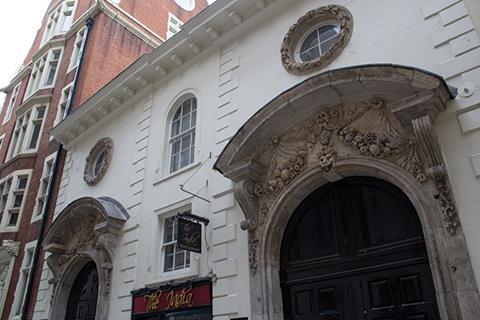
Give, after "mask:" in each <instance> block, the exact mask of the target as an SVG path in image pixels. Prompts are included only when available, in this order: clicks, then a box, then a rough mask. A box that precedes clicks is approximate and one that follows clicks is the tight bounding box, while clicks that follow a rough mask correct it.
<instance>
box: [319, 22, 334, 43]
mask: <svg viewBox="0 0 480 320" xmlns="http://www.w3.org/2000/svg"><path fill="white" fill-rule="evenodd" d="M337 29H338V28H337V27H335V26H332V25H329V26H324V27H321V28H318V37H319V38H320V42H323V41H325V40H328V39H329V38H331V37H333V36H335V35H337V34H338V30H337Z"/></svg>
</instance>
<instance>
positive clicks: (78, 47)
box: [68, 28, 87, 70]
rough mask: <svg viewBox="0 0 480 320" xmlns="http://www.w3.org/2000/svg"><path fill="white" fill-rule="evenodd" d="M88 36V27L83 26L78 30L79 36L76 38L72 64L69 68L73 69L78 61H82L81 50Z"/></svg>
mask: <svg viewBox="0 0 480 320" xmlns="http://www.w3.org/2000/svg"><path fill="white" fill-rule="evenodd" d="M86 36H87V28H83V29H81V30H80V31H78V32H77V36H76V38H75V44H74V46H73V51H72V56H71V58H70V66H69V67H68V70H72V69H73V68H75V67H76V66H78V63H79V62H80V51H81V49H82V45H83V42H84V41H85V38H86Z"/></svg>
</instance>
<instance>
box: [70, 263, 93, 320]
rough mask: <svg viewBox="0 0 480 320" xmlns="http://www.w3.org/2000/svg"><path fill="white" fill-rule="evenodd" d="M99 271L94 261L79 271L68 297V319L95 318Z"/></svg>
mask: <svg viewBox="0 0 480 320" xmlns="http://www.w3.org/2000/svg"><path fill="white" fill-rule="evenodd" d="M97 295H98V272H97V267H96V265H95V263H94V262H89V263H87V264H86V265H85V266H84V267H83V268H82V270H80V272H79V273H78V276H77V278H76V279H75V282H74V283H73V286H72V290H71V291H70V296H69V298H68V305H67V314H66V316H65V319H66V320H94V319H95V311H96V309H97Z"/></svg>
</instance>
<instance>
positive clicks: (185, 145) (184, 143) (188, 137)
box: [182, 134, 191, 151]
mask: <svg viewBox="0 0 480 320" xmlns="http://www.w3.org/2000/svg"><path fill="white" fill-rule="evenodd" d="M190 140H191V135H190V134H187V135H184V136H183V137H182V151H183V150H186V149H190V147H191V144H190V142H191V141H190Z"/></svg>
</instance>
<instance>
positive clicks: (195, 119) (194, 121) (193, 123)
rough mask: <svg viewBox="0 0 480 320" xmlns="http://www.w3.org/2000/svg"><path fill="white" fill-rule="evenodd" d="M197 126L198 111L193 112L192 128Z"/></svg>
mask: <svg viewBox="0 0 480 320" xmlns="http://www.w3.org/2000/svg"><path fill="white" fill-rule="evenodd" d="M196 124H197V110H195V111H193V113H192V125H191V126H190V127H191V128H193V127H195V125H196Z"/></svg>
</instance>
